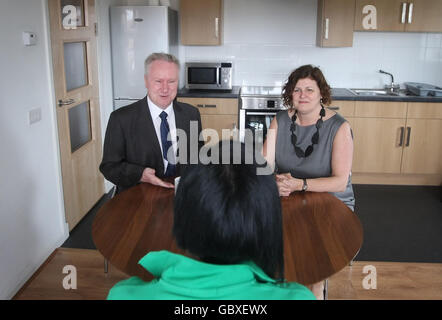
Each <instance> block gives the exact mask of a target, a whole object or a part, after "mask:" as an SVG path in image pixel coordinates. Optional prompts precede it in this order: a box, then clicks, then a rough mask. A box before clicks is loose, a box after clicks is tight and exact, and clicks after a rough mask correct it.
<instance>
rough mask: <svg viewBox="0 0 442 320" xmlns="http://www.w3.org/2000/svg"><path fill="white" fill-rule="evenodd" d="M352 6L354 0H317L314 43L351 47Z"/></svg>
mask: <svg viewBox="0 0 442 320" xmlns="http://www.w3.org/2000/svg"><path fill="white" fill-rule="evenodd" d="M354 8H355V0H319V1H318V21H317V23H318V25H317V31H316V32H317V34H316V45H317V46H319V47H351V46H352V45H353V24H354Z"/></svg>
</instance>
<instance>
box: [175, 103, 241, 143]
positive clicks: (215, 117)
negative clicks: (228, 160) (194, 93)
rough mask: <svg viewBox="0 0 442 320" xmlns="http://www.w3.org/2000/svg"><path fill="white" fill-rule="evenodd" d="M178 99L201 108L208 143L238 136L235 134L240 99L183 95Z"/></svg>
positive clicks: (205, 139)
mask: <svg viewBox="0 0 442 320" xmlns="http://www.w3.org/2000/svg"><path fill="white" fill-rule="evenodd" d="M178 101H180V102H185V103H188V104H191V105H193V106H194V107H196V108H198V109H199V111H200V114H201V123H202V126H203V130H205V131H203V136H204V141H205V142H206V143H209V144H214V143H216V142H218V141H219V140H220V139H230V138H231V137H233V138H236V137H235V136H234V135H235V133H236V132H237V128H238V99H226V98H187V97H186V98H184V97H182V98H178ZM207 129H212V130H213V131H212V130H207ZM236 134H237V133H236Z"/></svg>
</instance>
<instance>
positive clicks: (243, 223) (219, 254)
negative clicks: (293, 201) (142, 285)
mask: <svg viewBox="0 0 442 320" xmlns="http://www.w3.org/2000/svg"><path fill="white" fill-rule="evenodd" d="M223 143H225V141H224V142H223ZM227 143H230V150H231V151H232V150H233V149H234V147H233V146H234V144H235V142H231V141H230V142H229V141H228V142H227ZM215 148H219V149H220V150H221V143H219V144H218V145H215ZM244 152H245V148H244V144H241V153H242V154H243V155H244ZM220 155H221V151H220ZM232 155H233V152H231V156H230V159H231V160H232V158H233V157H232ZM254 162H255V161H254ZM257 167H258V166H257V164H256V163H253V164H247V162H246V163H245V161H244V157H242V160H241V163H240V164H232V161H231V162H230V164H222V163H221V162H220V164H213V163H211V164H206V165H203V164H198V165H193V166H190V167H189V168H188V169H187V170H186V171H185V172H184V173H183V175H182V176H181V179H180V182H179V185H178V188H177V190H176V195H175V203H174V208H175V209H174V225H173V234H174V236H175V238H176V241H177V244H178V246H179V247H181V248H182V249H184V250H187V251H188V252H189V253H191V254H192V255H194V256H197V257H198V258H199V259H200V260H202V261H204V262H208V263H215V264H238V263H241V262H244V261H253V262H254V263H255V264H256V265H257V266H259V267H260V268H261V269H262V270H263V271H264V272H265V273H266V274H267V275H268V276H270V277H272V278H274V279H277V280H278V281H283V280H282V279H283V278H284V256H283V235H282V232H283V231H282V214H281V202H280V198H279V192H278V188H277V185H276V182H275V178H274V177H273V175H257V174H256V173H257Z"/></svg>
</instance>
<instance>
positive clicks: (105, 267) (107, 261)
mask: <svg viewBox="0 0 442 320" xmlns="http://www.w3.org/2000/svg"><path fill="white" fill-rule="evenodd" d="M116 192H117V186H116V185H114V187H113V188H112V194H111V197H110V198H111V199H112V198H113V197H114V196H115V194H116ZM108 272H109V260H107V259H106V258H104V273H108Z"/></svg>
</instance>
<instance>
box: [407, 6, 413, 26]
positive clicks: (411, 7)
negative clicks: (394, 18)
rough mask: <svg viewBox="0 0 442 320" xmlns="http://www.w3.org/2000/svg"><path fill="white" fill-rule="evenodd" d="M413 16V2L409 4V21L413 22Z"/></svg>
mask: <svg viewBox="0 0 442 320" xmlns="http://www.w3.org/2000/svg"><path fill="white" fill-rule="evenodd" d="M412 16H413V2H412V3H409V4H408V23H411V18H412Z"/></svg>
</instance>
